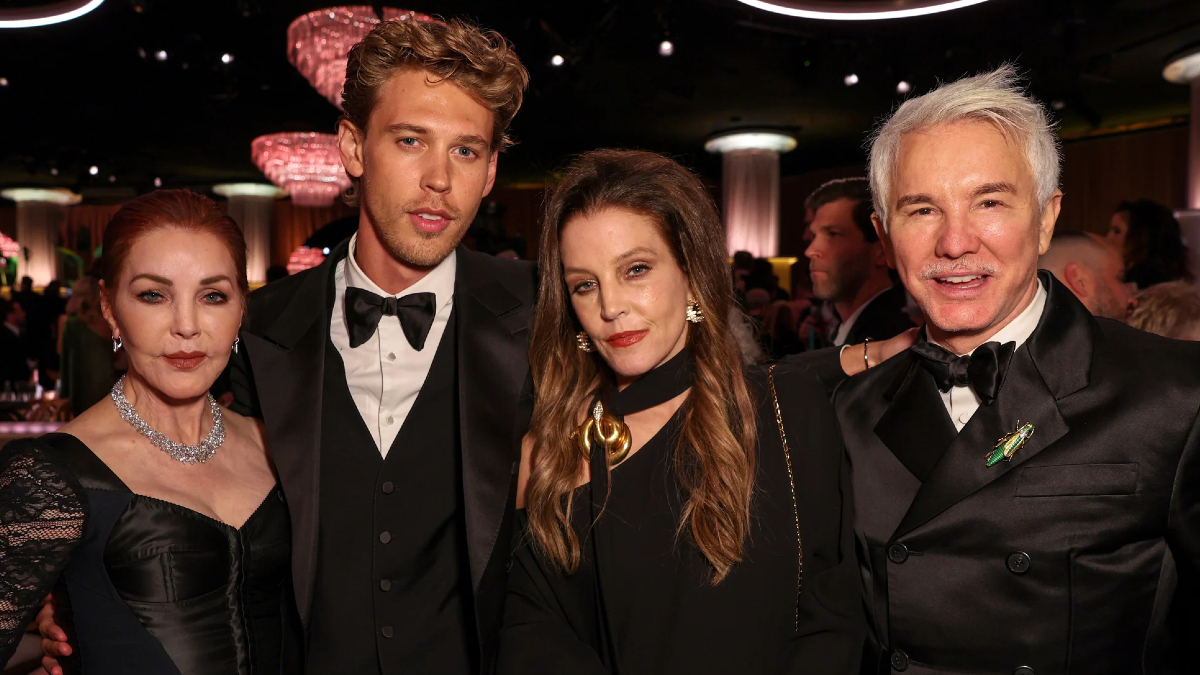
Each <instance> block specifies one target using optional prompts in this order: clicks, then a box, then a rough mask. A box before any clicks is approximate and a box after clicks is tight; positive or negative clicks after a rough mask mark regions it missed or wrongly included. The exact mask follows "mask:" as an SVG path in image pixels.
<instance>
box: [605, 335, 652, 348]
mask: <svg viewBox="0 0 1200 675" xmlns="http://www.w3.org/2000/svg"><path fill="white" fill-rule="evenodd" d="M649 334H650V331H648V330H627V331H625V332H623V333H614V334H612V335H610V336H609V337H608V339H607V340H605V342H607V343H608V344H610V345H612V346H614V347H616V348H617V349H624V348H625V347H632V346H633V345H635V344H637V343H639V342H641V341H642V338H644V337H646V336H647V335H649Z"/></svg>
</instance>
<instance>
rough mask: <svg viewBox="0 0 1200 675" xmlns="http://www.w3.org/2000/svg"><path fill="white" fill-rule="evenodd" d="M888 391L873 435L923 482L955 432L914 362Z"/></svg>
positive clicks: (933, 388)
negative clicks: (885, 408)
mask: <svg viewBox="0 0 1200 675" xmlns="http://www.w3.org/2000/svg"><path fill="white" fill-rule="evenodd" d="M910 358H913V363H912V365H911V366H910V367H909V369H908V373H907V375H906V376H904V377H903V378H902V379H901V380H900V381H899V382H898V385H893V386H892V387H890V388H889V390H888V394H889V395H890V398H891V399H892V403H891V405H890V406H888V409H887V410H885V411H884V413H883V416H882V417H880V418H879V422H878V423H877V424H876V425H875V435H876V436H878V437H879V440H881V441H883V444H884V445H886V446H887V447H888V449H889V450H891V451H892V454H893V455H895V456H896V459H898V460H900V463H901V464H903V465H904V468H906V469H908V471H909V473H911V474H912V475H913V476H915V477H916V478H917V480H920V481H924V480H925V479H926V478H927V477H928V476H929V474H930V472H932V471H933V468H934V466H936V464H937V462H938V459H939V458H940V457H941V456H942V454H943V453H944V452H945V450H946V447H947V446H949V445H950V443H951V442H952V441H953V440H954V437H955V436H956V435H957V434H958V431H957V430H956V429H955V428H954V423H953V422H951V421H950V417H949V416H948V415H947V414H946V407H945V405H944V404H943V403H942V397H941V394H940V393H939V392H938V389H937V385H936V384H935V383H934V381H933V377H932V376H931V375H930V374H929V373H928V372H927V371H926V370H925V369H924V368H922V367H921V366H920V364H919V363H917V361H916V358H919V357H910Z"/></svg>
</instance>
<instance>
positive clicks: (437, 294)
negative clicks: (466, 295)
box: [346, 233, 458, 308]
mask: <svg viewBox="0 0 1200 675" xmlns="http://www.w3.org/2000/svg"><path fill="white" fill-rule="evenodd" d="M357 245H358V234H357V233H355V234H354V235H353V236H351V237H350V248H349V252H348V253H347V254H346V286H353V287H355V288H361V289H363V290H366V291H371V292H372V293H374V294H375V295H378V296H381V297H384V298H387V297H394V298H400V297H403V296H406V295H411V294H413V293H433V295H434V298H435V301H434V302H436V304H437V307H438V308H441V307H445V306H446V305H448V304H450V302H451V301H453V300H454V277H455V275H456V272H457V270H458V252H457V251H450V255H448V256H446V258H445V259H444V260H442V262H440V263H438V264H437V266H436V267H434V268H433V269H431V270H429V274H426V275H425V276H423V277H421V279H420V280H418V281H417V283H415V284H413V285H412V286H409V287H408V288H406V289H404V291H403V292H402V293H396V294H392V293H388V292H386V291H384V290H383V289H382V288H380V287H379V286H378V284H376V283H375V282H374V281H371V279H370V277H368V276H367V275H366V273H365V272H363V271H362V268H361V267H359V266H358V261H357V260H355V259H354V251H355V247H356V246H357Z"/></svg>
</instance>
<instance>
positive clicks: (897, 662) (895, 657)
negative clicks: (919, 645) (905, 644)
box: [889, 649, 908, 672]
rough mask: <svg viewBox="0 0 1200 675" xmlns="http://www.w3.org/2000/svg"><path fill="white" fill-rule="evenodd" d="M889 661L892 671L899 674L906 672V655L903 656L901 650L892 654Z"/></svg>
mask: <svg viewBox="0 0 1200 675" xmlns="http://www.w3.org/2000/svg"><path fill="white" fill-rule="evenodd" d="M889 661H891V663H892V668H893V669H894V670H898V671H900V672H904V671H906V670H908V654H905V653H904V650H903V649H897V650H896V651H894V652H892V658H891V659H889Z"/></svg>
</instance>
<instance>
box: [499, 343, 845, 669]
mask: <svg viewBox="0 0 1200 675" xmlns="http://www.w3.org/2000/svg"><path fill="white" fill-rule="evenodd" d="M750 380H751V386H752V391H753V392H756V393H758V394H759V403H760V405H759V409H758V419H759V422H758V433H759V445H758V457H757V462H758V464H757V466H758V469H757V479H756V485H755V494H754V498H753V502H752V518H753V521H752V527H751V533H750V536H749V540H748V542H747V544H746V549H745V556H744V559H743V561H742V562H741V563H740V564H739V565H737V566H736V567H735V568H734V570H733V571H732V573H731V574H730V575H729V576H728V577H727V578H726V579H725V580H723V581H722V582H721V583H720V584H719V585H717V586H715V587H714V586H712V585H711V578H712V569H711V567H709V565H708V564H707V562H706V560H705V559H704V557H703V556H702V555H701V554H700V552H699V551H698V550H697V549H696V548H695V547H694V546H692V545H691V544H690V543H689V542H688V539H687V538H686V537H680V538H678V539H677V538H676V536H675V533H676V527H677V524H678V522H679V509H680V506H681V502H682V499H681V495H680V492H679V490H678V488H677V485H676V482H675V478H674V474H673V471H672V468H671V466H672V462H673V452H674V448H675V444H676V439H677V433H678V430H679V425H680V423H681V419H682V409H681V412H679V413H676V415H675V417H673V418H672V419H671V420H670V421H669V422H668V423H667V424H666V425H665V426H664V427H663V428H662V430H660V431H659V432H658V434H657V435H656V436H655V437H654V438H652V439H651V440H649V441H648V442H647V443H646V444H645V445H644V446H643V447H642V448H641V449H640V450H638V452H637V453H635V454H634V455H633V456H632V457H630V458H629V459H628V460H626V461H625V462H624V463H622V464H620V465H619V466H617V467H616V468H614V469H613V470H612V478H611V493H610V495H609V498H608V502H607V505H606V506H605V507H604V510H603V513H601V507H600V505H599V504H596V503H595V501H597V500H593V499H592V495H593V494H597V495H600V497H601V499H600V500H599V501H603V495H604V491H605V490H606V486H605V485H604V478H603V476H602V473H603V472H602V471H596V470H593V472H592V475H593V476H595V477H597V478H598V480H593V482H592V484H590V485H585V486H582V487H580V488H577V492H576V495H575V500H574V502H573V508H574V511H573V513H572V523H573V526H574V528H575V531H576V534H577V535H578V537H579V539H580V542H581V548H582V551H581V552H582V561H581V564H580V567H579V569H578V570H577V571H576V572H574V573H573V574H564V573H563V572H561V571H560V570H559V569H558V568H556V567H554V566H553V565H552V564H551V563H549V562H548V561H547V560H545V559H544V558H543V557H542V556H540V555H539V554H538V553H537V552H536V551H535V549H534V548H533V546H532V545H531V544H530V543H529V541H528V539H527V536H528V535H526V539H523V540H520V541H519V546H518V548H517V550H516V553H515V556H514V561H513V568H512V570H511V572H510V578H509V591H508V598H507V605H506V609H505V619H504V626H503V629H502V631H501V637H500V655H499V656H500V667H499V672H500V673H502V674H509V673H512V674H517V673H546V674H547V675H549V674H551V673H556V674H557V673H573V674H584V673H588V674H597V675H599V674H602V673H620V674H622V675H631V674H632V675H642V674H644V675H652V674H653V675H672V674H679V675H685V674H686V675H697V674H704V673H713V674H714V675H716V674H721V675H727V674H729V673H739V674H740V673H749V674H757V673H764V674H765V673H813V674H817V673H829V674H850V673H857V672H858V664H859V659H860V658H861V653H862V646H863V639H864V633H865V623H864V619H863V608H862V599H861V591H860V583H859V580H858V577H857V574H858V568H857V563H856V560H855V555H854V548H853V546H854V543H853V541H854V540H853V531H852V529H851V528H852V517H851V516H852V514H851V505H852V501H851V495H850V486H849V477H848V475H847V474H846V469H845V467H844V455H843V451H842V441H841V435H840V433H839V431H838V428H837V424H836V421H835V419H834V417H833V412H832V409H831V407H830V404H829V399H828V396H827V395H826V394H825V391H824V388H823V387H822V386H821V385H820V384H819V383H818V382H817V380H816V379H815V378H813V377H812V376H810V375H808V374H807V372H805V371H804V370H803V369H802V368H798V367H795V366H787V367H780V368H778V369H777V370H776V371H775V380H776V387H777V390H778V394H779V400H780V405H781V409H782V411H783V418H784V419H783V421H784V426H785V429H786V433H787V437H788V445H789V448H790V453H791V462H792V469H793V470H794V471H793V475H794V481H795V482H794V488H795V489H794V492H793V483H792V480H791V479H790V478H789V470H788V463H787V459H786V458H785V454H784V451H783V446H782V443H781V441H780V435H779V429H778V425H777V424H776V419H775V411H774V404H773V401H772V399H771V396H770V394H769V392H768V389H767V381H766V380H767V378H766V373H765V371H759V372H755V373H752V374H751V376H750ZM793 494H794V495H795V497H796V501H795V502H793ZM596 515H599V518H598V520H597V521H596V526H595V528H594V529H590V528H589V526H590V524H591V522H592V520H593V518H595V517H596ZM519 518H521V522H522V524H524V523H525V522H526V521H525V520H524V512H523V511H521V512H519ZM797 528H799V531H800V540H801V542H802V544H801V543H798V542H797V534H796V531H797ZM589 529H590V533H589ZM801 549H802V550H801ZM801 557H802V560H803V562H802V563H801ZM801 570H802V577H803V579H802V581H801V580H799V579H798V577H800V576H801ZM798 585H799V587H800V589H799V590H800V592H799V595H797V586H798Z"/></svg>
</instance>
